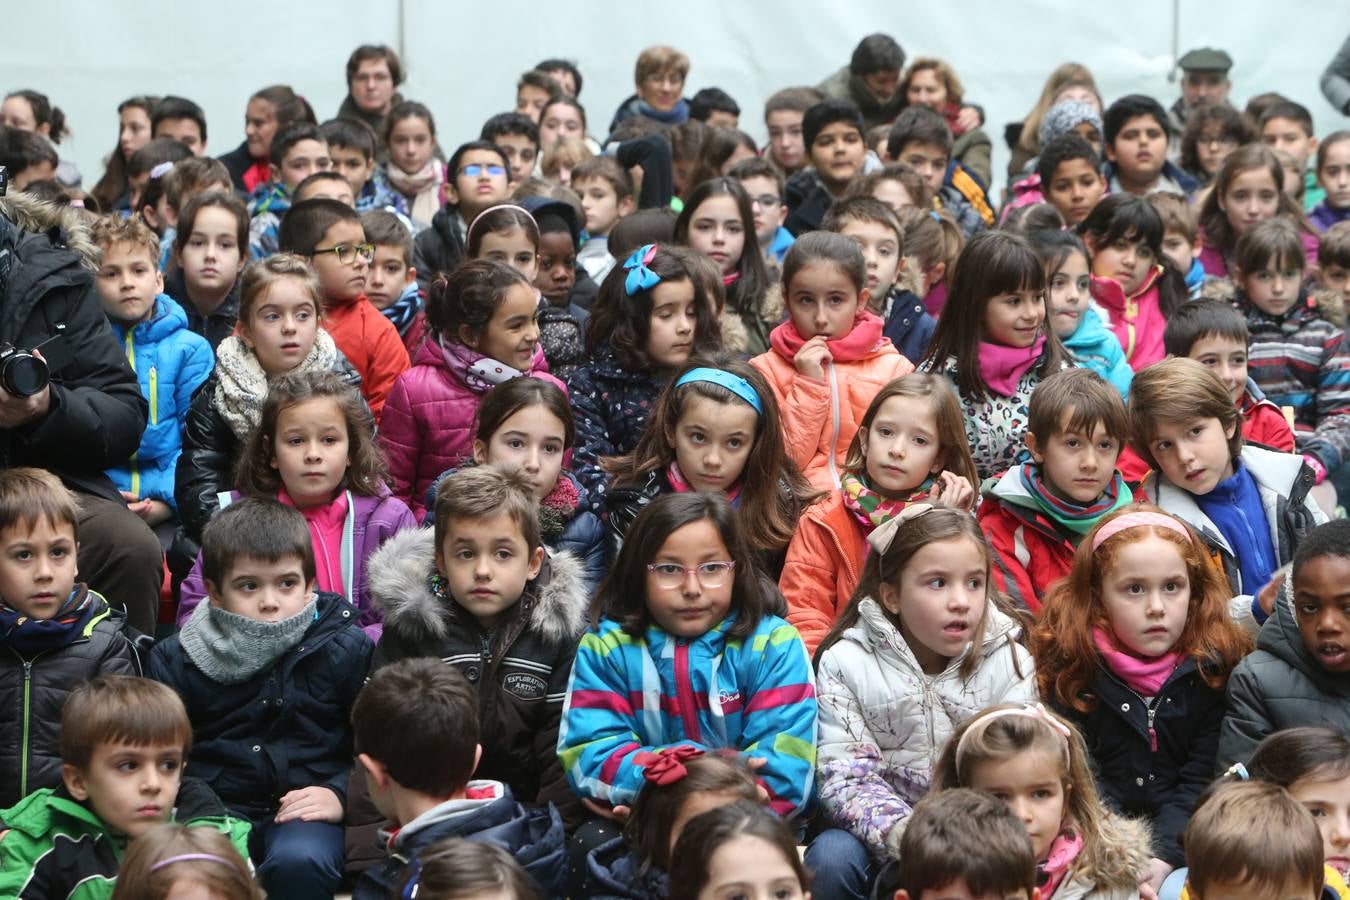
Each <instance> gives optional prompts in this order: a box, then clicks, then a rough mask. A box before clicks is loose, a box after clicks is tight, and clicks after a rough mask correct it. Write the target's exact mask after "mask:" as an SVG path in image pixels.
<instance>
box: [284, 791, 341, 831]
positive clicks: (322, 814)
mask: <svg viewBox="0 0 1350 900" xmlns="http://www.w3.org/2000/svg"><path fill="white" fill-rule="evenodd" d="M342 817H343V810H342V801H341V800H339V799H338V796H337V794H335V793H333V792H332V791H330V790H329V789H328V788H326V787H319V786H318V785H311V786H310V787H306V788H300V790H298V791H291V792H289V793H287V794H285V795H284V796H283V797H282V798H281V807H280V808H279V809H278V810H277V817H276V821H277V823H278V824H281V823H283V822H294V821H297V820H298V821H301V822H332V823H333V824H335V825H336V824H337V823H339V822H341V821H342Z"/></svg>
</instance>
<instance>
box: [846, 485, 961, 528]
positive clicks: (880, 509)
mask: <svg viewBox="0 0 1350 900" xmlns="http://www.w3.org/2000/svg"><path fill="white" fill-rule="evenodd" d="M936 480H937V479H936V477H934V476H932V475H929V476H928V477H927V478H925V479H924V481H923V484H921V485H919V486H918V487H916V488H915V489H914V490H912V491H910V493H909V495H908V496H906V497H887V496H885V495H884V494H880V493H878V492H877V491H874V490H872V488H871V486H870V485H868V483H867V481H866V479H865V478H864V477H863V476H859V475H854V474H853V473H852V472H844V473H843V474H841V475H840V476H839V489H840V490H842V491H843V492H844V506H846V507H847V508H848V511H849V512H851V513H853V517H854V518H855V519H857V520H858V524H860V525H861V526H862V529H863V534H864V535H868V534H871V533H872V529H874V528H876V527H877V526H878V525H884V524H885V523H887V522H889V521H890V520H891V519H893V518H895V517H896V516H898V515H899V514H900V513H901V512H902V511H903V510H904V508H905V507H906V506H907V505H908V504H910V503H913V502H915V501H916V500H922V499H926V498H927V496H928V492H929V491H930V490H932V488H933V483H934V482H935V481H936Z"/></svg>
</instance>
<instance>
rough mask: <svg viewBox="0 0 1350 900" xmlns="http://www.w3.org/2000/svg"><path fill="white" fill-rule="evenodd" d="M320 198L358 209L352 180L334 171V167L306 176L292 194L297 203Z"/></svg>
mask: <svg viewBox="0 0 1350 900" xmlns="http://www.w3.org/2000/svg"><path fill="white" fill-rule="evenodd" d="M319 198H326V199H328V200H336V201H338V202H339V203H343V204H346V205H347V206H350V207H351V208H352V209H356V197H355V196H353V194H352V185H351V182H350V181H348V180H347V179H346V177H345V176H343V175H342V174H341V173H340V172H334V171H333V170H332V169H329V170H328V171H326V172H315V173H314V174H313V175H308V176H306V177H305V180H304V181H302V182H300V183H299V184H297V185H296V186H295V193H294V194H292V195H291V199H292V200H294V201H295V202H296V203H297V204H298V203H304V202H305V201H306V200H317V199H319Z"/></svg>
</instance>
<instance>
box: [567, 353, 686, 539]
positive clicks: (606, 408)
mask: <svg viewBox="0 0 1350 900" xmlns="http://www.w3.org/2000/svg"><path fill="white" fill-rule="evenodd" d="M665 382H666V379H665V378H664V377H663V376H660V375H657V374H655V373H653V372H634V371H631V370H629V369H626V368H624V367H623V366H622V365H620V364H619V360H618V358H617V357H615V355H614V350H613V349H612V348H611V347H610V346H609V344H607V343H605V344H601V345H600V346H599V347H597V348H596V350H595V353H594V354H593V355H592V358H591V361H590V363H588V364H586V365H581V366H577V368H576V369H574V370H573V371H572V373H571V375H570V376H569V377H568V379H567V393H568V399H570V400H571V402H572V412H573V413H574V414H575V415H576V420H577V443H576V448H575V449H574V450H573V452H572V471H573V472H575V473H576V475H577V480H579V481H580V482H581V485H582V487H584V488H586V493H587V494H588V495H589V497H590V504H591V509H592V510H594V511H595V512H597V513H599V512H600V510H602V509H604V507H605V494H606V493H607V492H608V491H609V476H608V475H606V474H605V473H604V471H602V470H601V468H600V460H601V459H602V458H603V457H606V456H622V455H623V454H625V453H630V452H632V450H633V448H634V447H636V446H637V442H638V439H639V438H641V437H642V430H643V429H644V428H645V427H646V425H647V416H648V415H649V414H650V413H651V411H652V404H654V403H655V402H656V396H657V394H659V393H661V388H662V387H663V386H664V385H665Z"/></svg>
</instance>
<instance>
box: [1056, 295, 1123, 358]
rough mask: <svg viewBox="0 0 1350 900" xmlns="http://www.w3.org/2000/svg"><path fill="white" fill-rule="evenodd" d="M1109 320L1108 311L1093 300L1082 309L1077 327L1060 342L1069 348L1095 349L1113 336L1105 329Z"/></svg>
mask: <svg viewBox="0 0 1350 900" xmlns="http://www.w3.org/2000/svg"><path fill="white" fill-rule="evenodd" d="M1110 322H1111V314H1110V312H1108V311H1107V310H1106V309H1105V308H1103V307H1101V306H1099V305H1097V302H1096V301H1095V300H1094V301H1092V302H1090V303H1089V304H1088V307H1087V309H1085V310H1083V317H1082V318H1081V319H1080V320H1079V321H1078V327H1077V328H1076V329H1074V332H1073V334H1071V335H1069V336H1068V337H1066V338H1064V339H1063V341H1062V343H1063V344H1064V346H1065V347H1068V348H1069V349H1070V350H1095V349H1097V348H1098V347H1099V346H1100V345H1101V343H1102V342H1103V341H1107V340H1110V339H1111V338H1113V337H1115V335H1112V334H1111V333H1110V332H1109V331H1107V330H1106V329H1107V327H1108V325H1109V324H1110Z"/></svg>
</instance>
